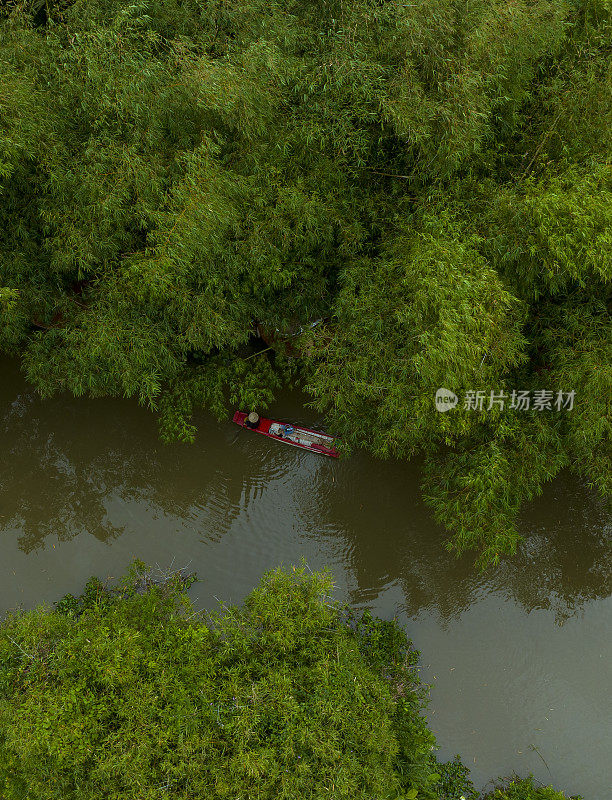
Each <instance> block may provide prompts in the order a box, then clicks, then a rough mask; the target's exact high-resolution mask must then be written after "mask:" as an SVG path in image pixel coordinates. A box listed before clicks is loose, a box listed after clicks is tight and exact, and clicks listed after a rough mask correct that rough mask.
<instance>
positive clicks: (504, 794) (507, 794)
mask: <svg viewBox="0 0 612 800" xmlns="http://www.w3.org/2000/svg"><path fill="white" fill-rule="evenodd" d="M483 800H566V796H565V795H564V794H563V792H559V791H557V790H556V789H553V787H552V786H536V784H535V781H534V778H533V776H531V775H530V776H529V777H528V778H522V779H521V778H514V779H510V780H508V781H507V782H505V783H504V784H503V785H501V786H497V787H496V788H495V789H494V790H493V791H492V792H491V793H490V794H488V795H487V796H486V797H485V798H483ZM569 800H581V798H580V797H579V796H578V795H572V797H570V798H569Z"/></svg>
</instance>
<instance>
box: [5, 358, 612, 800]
mask: <svg viewBox="0 0 612 800" xmlns="http://www.w3.org/2000/svg"><path fill="white" fill-rule="evenodd" d="M0 376H1V378H2V381H1V383H0V444H1V447H2V462H1V466H0V558H1V562H0V563H1V573H0V574H1V582H0V612H2V611H3V610H6V609H8V608H12V607H14V606H15V605H17V604H23V605H24V606H25V607H30V606H32V605H34V604H36V603H39V602H41V601H48V602H52V601H54V600H56V599H57V598H58V597H59V596H61V595H62V594H64V593H66V592H68V591H71V592H77V591H79V589H80V588H81V587H82V585H83V583H84V581H85V580H86V579H87V578H88V577H89V576H90V575H92V574H95V575H98V576H100V577H102V578H105V577H109V576H117V575H119V574H121V573H122V572H123V571H124V570H125V568H126V567H127V565H128V563H129V562H130V560H131V559H132V558H133V557H139V558H142V559H143V560H145V561H147V562H148V563H150V564H153V565H154V564H159V565H161V566H164V567H165V566H168V565H169V564H170V563H171V562H173V563H174V564H175V565H178V566H184V565H190V568H192V569H195V570H196V571H197V572H198V574H199V576H200V578H201V583H199V584H196V585H195V586H194V587H193V589H192V590H191V593H192V596H193V597H194V598H195V599H196V602H197V604H198V607H201V606H211V605H214V604H215V603H216V600H215V598H219V599H221V600H224V601H226V602H227V601H233V602H240V601H241V600H242V598H243V597H244V596H245V595H246V594H247V593H248V592H249V591H250V589H251V588H252V587H253V586H254V585H255V584H256V583H257V582H258V580H259V578H260V576H261V574H262V572H263V571H264V570H266V569H268V568H270V567H273V566H276V565H277V564H279V563H285V564H292V563H297V562H298V561H299V560H300V558H301V557H302V556H304V557H305V558H306V560H307V562H308V564H309V565H310V566H311V567H312V568H319V567H322V566H328V567H329V568H330V569H331V570H332V571H333V573H334V575H335V577H336V579H337V595H338V597H339V598H343V599H347V600H350V601H351V602H352V603H354V604H355V605H357V606H369V607H371V608H372V609H373V610H374V611H375V612H376V613H377V614H379V615H380V616H384V617H391V616H393V615H397V616H398V617H399V619H400V620H401V621H402V623H403V624H404V625H405V626H406V627H407V629H408V631H409V633H410V635H411V637H412V639H413V641H414V642H415V644H416V645H417V647H419V649H420V650H421V652H422V657H423V675H424V678H425V679H426V680H427V681H430V682H432V683H433V688H432V692H431V706H430V721H431V726H432V728H433V730H434V732H435V733H436V735H437V736H438V739H439V742H440V744H441V745H442V750H441V753H442V755H443V756H444V757H450V756H452V755H453V754H454V753H456V752H458V753H460V754H461V756H462V757H463V758H464V760H465V762H466V763H468V764H469V765H470V766H471V768H472V775H473V778H474V780H475V782H476V783H477V784H478V785H479V786H482V785H484V784H485V783H486V782H487V781H488V780H489V779H491V778H496V777H498V776H504V775H508V774H510V773H512V772H517V773H519V774H526V773H528V772H533V773H534V774H535V775H536V777H537V778H539V779H540V780H542V781H544V782H546V783H551V782H552V783H554V784H556V785H557V786H558V787H559V788H562V789H564V790H565V791H566V792H568V793H570V792H580V793H581V794H582V795H583V796H584V798H585V800H609V799H610V797H612V792H611V791H610V787H611V786H612V767H611V765H610V753H611V748H612V692H611V688H612V680H611V677H612V674H611V666H610V664H611V661H612V636H611V633H612V625H611V624H610V620H611V616H612V615H611V612H612V601H611V597H610V595H611V594H612V570H611V560H612V558H611V547H610V540H611V534H612V524H611V521H610V517H609V515H608V516H607V515H606V512H605V510H604V508H603V507H602V505H601V504H600V503H599V502H598V501H597V500H596V499H595V498H594V497H593V496H592V495H591V494H589V493H588V492H587V491H586V490H584V489H583V488H582V487H581V486H580V485H579V484H577V483H576V482H575V481H573V480H572V479H570V478H569V477H566V478H563V479H561V480H558V481H556V482H555V483H554V484H553V485H551V486H550V487H549V488H548V489H547V491H546V492H545V494H544V496H543V497H542V498H540V499H539V500H538V501H537V502H536V503H534V504H533V505H532V506H531V507H530V508H529V509H528V510H527V511H526V513H525V514H524V519H523V524H522V527H523V532H524V534H525V536H526V539H525V543H524V546H523V548H522V551H521V553H520V555H519V556H518V557H517V558H515V559H513V560H511V561H508V562H507V563H505V564H504V565H503V566H502V567H501V568H499V569H497V570H495V571H490V572H488V573H486V574H484V575H483V574H479V573H477V572H475V571H474V569H473V567H472V559H471V558H470V557H468V558H464V559H462V560H459V561H457V560H456V559H455V558H454V557H453V556H450V555H449V554H448V553H447V552H446V551H445V550H444V549H443V545H442V543H443V539H444V534H443V532H442V531H441V530H440V529H439V528H438V527H437V526H436V525H435V524H434V523H433V522H432V520H431V517H430V515H429V513H428V512H427V510H426V509H425V508H424V507H423V505H422V503H421V502H420V500H419V491H418V484H419V474H418V466H416V465H406V464H399V463H382V462H378V461H374V460H373V459H371V458H369V457H367V456H365V455H363V454H358V455H356V456H354V457H352V458H350V459H346V460H342V461H334V460H332V459H325V458H322V457H317V456H315V455H312V454H310V453H302V452H300V451H299V450H296V449H295V448H290V447H284V446H282V445H279V444H278V443H275V442H270V441H268V440H266V439H265V438H263V437H258V436H256V435H255V434H252V433H249V432H246V431H240V430H239V429H238V428H237V427H236V426H234V425H232V424H231V423H226V424H217V423H216V422H214V421H213V420H212V419H210V418H207V417H203V418H202V419H201V429H200V435H199V438H198V442H197V444H196V445H195V446H171V447H165V446H163V445H161V444H160V443H159V441H158V440H157V434H156V429H155V424H154V420H153V419H152V417H151V416H150V415H149V414H148V413H147V412H146V411H144V410H142V409H139V408H138V407H137V406H136V405H135V404H133V403H129V402H125V401H112V400H99V401H89V400H81V401H77V400H73V399H68V398H61V399H56V400H51V401H44V402H43V401H40V400H38V399H37V398H36V397H35V395H34V394H33V392H32V391H31V390H30V389H28V388H27V387H26V385H25V383H24V382H23V380H22V378H21V377H20V375H19V373H18V371H17V367H16V365H15V363H14V362H11V361H2V362H0ZM302 402H303V398H302V397H301V396H299V395H298V394H297V393H296V394H287V395H286V396H284V397H283V398H282V401H281V402H279V403H278V405H277V407H276V408H275V409H273V413H275V414H276V415H278V416H279V417H282V418H285V419H289V420H293V421H298V422H299V421H303V422H309V421H313V417H312V416H311V415H309V414H308V412H306V411H304V409H303V408H302Z"/></svg>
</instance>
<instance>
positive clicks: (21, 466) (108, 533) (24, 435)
mask: <svg viewBox="0 0 612 800" xmlns="http://www.w3.org/2000/svg"><path fill="white" fill-rule="evenodd" d="M9 383H12V385H13V392H12V393H11V397H10V398H8V399H4V398H2V397H0V439H1V445H0V446H1V447H2V452H3V454H4V458H3V460H2V463H1V465H0V531H8V530H11V529H14V530H15V529H16V530H19V534H20V536H19V547H20V549H22V550H23V551H25V552H30V551H32V550H35V549H36V548H38V547H41V546H43V544H44V540H45V538H46V537H47V536H49V535H54V536H57V537H58V538H59V539H60V540H61V541H66V540H69V539H71V538H73V537H74V536H76V535H78V534H79V533H83V532H87V533H89V534H91V535H93V536H95V537H96V538H98V539H100V540H101V541H110V540H111V539H113V538H114V537H116V536H118V535H119V534H121V533H122V532H123V530H124V528H125V526H124V525H123V524H122V522H121V520H122V519H125V518H126V516H125V515H124V514H123V513H122V512H121V509H119V510H118V511H117V509H116V508H115V509H113V505H114V504H115V501H117V500H118V501H119V503H122V502H123V503H127V502H130V503H131V502H132V501H136V502H137V503H143V504H145V506H146V507H147V508H149V509H152V513H155V510H156V509H158V510H159V511H160V512H161V513H164V514H172V515H176V516H178V517H181V518H189V517H190V516H193V514H194V513H197V512H198V511H199V510H201V509H202V508H203V507H204V508H205V507H206V504H207V502H208V501H209V499H210V498H209V495H210V492H211V491H213V489H214V495H215V497H214V502H215V503H216V505H218V506H219V507H222V509H223V511H222V513H223V520H224V524H225V525H226V526H227V527H229V525H230V524H231V521H232V519H233V518H234V517H235V516H236V515H237V513H238V509H239V504H240V500H241V496H242V493H243V492H244V491H245V490H246V491H247V492H248V490H249V487H248V486H245V485H244V483H243V482H241V481H240V480H237V481H225V482H223V481H220V480H219V479H218V478H217V480H215V474H216V472H217V466H216V464H217V461H218V459H217V458H216V456H215V457H212V458H210V459H209V460H207V459H206V458H205V457H204V456H203V447H202V445H199V446H198V445H196V446H194V447H182V446H176V447H164V446H162V445H160V443H159V441H158V438H157V431H156V428H155V421H154V419H153V417H152V415H151V414H150V413H149V412H147V411H145V410H143V409H140V408H138V407H137V406H136V405H135V404H132V403H128V402H125V401H110V400H103V401H86V400H83V401H72V400H66V399H55V400H46V401H44V402H39V401H38V400H36V398H35V396H34V395H33V394H32V393H29V392H27V391H24V392H23V393H22V394H21V395H20V396H18V397H17V399H15V389H14V387H15V385H18V387H19V389H21V388H22V387H21V385H20V384H21V383H22V382H21V381H19V380H18V378H17V377H16V376H15V380H14V381H13V382H11V381H9ZM24 388H25V387H24ZM5 392H6V384H5ZM215 430H216V435H217V437H220V436H221V437H223V436H224V434H222V433H220V432H219V429H218V428H216V429H215ZM215 444H216V446H217V447H219V442H216V443H215ZM253 467H254V465H253ZM245 474H247V475H248V474H253V473H252V471H251V472H249V471H245ZM207 487H212V488H207ZM113 512H114V513H113ZM127 518H128V521H129V513H128V516H127ZM216 532H217V533H219V531H218V530H217V531H216Z"/></svg>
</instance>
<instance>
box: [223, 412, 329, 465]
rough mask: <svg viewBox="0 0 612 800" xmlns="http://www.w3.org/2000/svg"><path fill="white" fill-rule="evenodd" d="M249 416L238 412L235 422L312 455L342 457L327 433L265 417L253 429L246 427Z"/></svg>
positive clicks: (235, 415)
mask: <svg viewBox="0 0 612 800" xmlns="http://www.w3.org/2000/svg"><path fill="white" fill-rule="evenodd" d="M247 416H248V414H246V413H245V412H244V411H236V413H235V414H234V420H233V421H234V422H235V423H236V425H240V427H241V428H247V429H248V430H253V431H255V433H261V434H263V435H264V436H268V437H269V438H270V439H276V440H277V441H279V442H284V443H285V444H290V445H293V447H301V448H302V450H310V451H311V452H312V453H320V455H322V456H331V457H332V458H338V456H339V455H340V453H339V452H338V451H337V450H336V448H335V447H334V443H335V441H336V440H335V439H334V437H333V436H329V435H328V434H327V433H320V432H319V431H311V430H310V428H302V427H301V425H288V424H286V423H284V422H276V421H275V420H272V419H266V418H265V417H259V422H258V423H257V426H256V427H252V426H249V425H245V420H246V419H247Z"/></svg>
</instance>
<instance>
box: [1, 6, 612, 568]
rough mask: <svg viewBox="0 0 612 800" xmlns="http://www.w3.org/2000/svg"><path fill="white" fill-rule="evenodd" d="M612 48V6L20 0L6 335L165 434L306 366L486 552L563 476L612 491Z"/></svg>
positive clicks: (337, 424)
mask: <svg viewBox="0 0 612 800" xmlns="http://www.w3.org/2000/svg"><path fill="white" fill-rule="evenodd" d="M611 55H612V6H611V4H610V2H609V0H493V1H492V2H491V0H488V1H487V2H485V1H484V0H476V2H469V3H468V2H467V0H423V2H420V3H405V2H403V0H308V2H305V1H304V0H291V1H290V2H284V3H277V2H269V1H267V2H263V0H248V1H247V0H148V1H146V2H145V0H136V2H133V3H128V2H126V1H125V0H96V1H95V2H93V0H75V2H69V0H48V2H46V3H41V2H31V3H28V2H22V1H21V0H14V2H12V3H8V4H6V5H5V6H4V8H3V11H2V16H1V17H0V287H2V288H0V309H1V311H0V313H1V315H2V321H3V322H2V327H1V329H0V347H1V348H2V349H3V350H4V351H6V352H10V353H19V354H20V355H21V357H22V359H23V364H24V368H25V370H26V373H27V375H28V377H29V379H30V380H31V381H32V383H33V384H34V385H36V386H37V387H38V388H39V389H40V391H41V392H42V393H43V394H46V395H49V394H51V393H53V392H57V391H60V390H68V391H71V392H73V393H74V394H76V395H82V394H90V395H93V396H101V395H125V396H135V397H137V398H138V399H139V400H140V401H141V402H142V403H144V404H148V405H149V406H151V407H152V408H153V409H157V410H158V411H159V415H160V423H161V431H162V435H163V437H164V438H166V439H177V438H178V439H179V440H185V441H189V440H191V439H192V438H193V436H194V433H195V429H194V425H193V422H192V413H193V411H194V409H196V408H198V407H200V406H202V405H204V406H207V407H209V408H211V409H212V410H213V411H215V412H216V413H218V414H219V415H223V414H224V413H227V402H228V400H229V402H230V403H231V404H236V405H240V406H244V407H249V408H250V407H258V408H264V407H265V405H266V404H267V403H269V402H270V400H271V399H272V397H273V396H274V393H275V391H277V390H278V389H279V388H280V387H281V386H282V385H283V384H284V383H285V382H286V381H289V380H298V381H300V382H301V384H302V385H304V386H305V387H307V388H308V391H310V393H311V395H312V398H313V401H314V402H315V405H316V407H317V408H318V409H320V410H321V411H323V412H325V413H326V414H327V415H328V418H329V426H330V428H331V429H334V430H335V431H336V432H338V433H339V434H341V435H342V436H343V438H344V442H345V446H346V448H347V449H350V448H351V447H366V448H369V449H370V450H371V451H372V452H373V453H375V454H376V455H379V456H395V457H401V458H408V457H411V456H413V455H415V454H422V455H424V457H425V462H426V475H425V486H424V493H425V497H426V498H427V500H428V502H429V503H430V504H431V506H432V507H433V508H434V510H435V512H436V515H437V516H438V517H439V519H440V520H441V521H442V522H444V523H445V524H446V525H448V526H449V528H450V529H451V530H452V531H453V532H454V536H453V538H452V540H451V544H452V546H454V547H455V548H456V549H457V550H463V549H465V548H476V549H477V550H479V552H480V554H481V557H482V559H483V561H491V560H496V559H497V558H498V557H499V554H500V553H503V552H508V551H512V550H513V548H514V546H515V543H516V540H517V531H516V525H515V521H516V517H517V514H518V512H519V509H520V507H521V504H522V503H523V501H525V500H526V499H529V498H531V497H533V496H534V495H536V494H537V493H539V492H540V491H541V487H542V486H543V484H544V483H545V482H546V481H548V480H550V479H551V478H552V477H554V476H555V475H556V474H557V473H558V472H559V470H560V469H562V468H564V467H570V468H571V469H573V470H574V471H576V472H577V473H578V474H580V475H582V476H584V477H585V479H586V480H587V482H588V483H590V484H591V485H593V486H595V487H597V488H598V489H599V490H600V491H601V492H602V493H603V494H604V495H609V494H610V491H611V488H612V463H611V459H612V419H611V415H612V409H611V404H612V366H611V365H612V327H611V325H610V302H611V290H610V286H611V284H612V235H611V233H610V231H611V229H612V172H611V169H610V154H611V151H612V147H611V145H612V134H611V132H612V91H611V89H612V68H611V64H612V60H611V58H610V56H611ZM318 318H323V319H325V320H326V322H325V324H323V325H320V326H318V327H317V328H315V329H313V330H312V331H310V332H309V333H308V334H305V335H304V336H303V338H302V342H301V344H302V350H301V352H302V357H301V358H295V359H289V358H286V357H284V356H283V355H282V353H277V354H276V355H274V354H272V353H271V351H268V352H266V353H262V354H261V355H256V354H253V352H252V344H253V340H252V336H253V324H254V322H256V321H259V322H261V323H263V324H264V325H265V326H267V327H268V328H271V329H274V328H275V327H278V328H279V329H280V330H281V331H287V330H289V329H290V328H291V326H295V325H297V324H302V325H304V324H305V323H308V322H310V321H312V320H315V319H318ZM439 387H446V388H448V389H450V390H452V391H454V392H455V393H457V394H458V395H459V396H461V395H462V393H464V392H466V391H468V390H474V391H476V390H482V391H484V392H485V395H486V396H487V397H488V395H489V392H490V391H505V392H507V393H508V394H509V393H510V392H511V391H512V389H517V390H531V391H537V390H550V391H554V392H557V391H559V390H562V391H565V392H569V391H571V390H574V391H575V392H576V396H575V403H574V408H573V409H572V410H571V411H570V410H567V409H563V410H560V411H555V410H552V411H540V412H538V411H534V410H530V411H528V412H527V411H514V410H512V409H509V408H507V407H506V408H505V409H504V410H501V409H499V408H497V407H493V408H492V409H491V410H487V409H486V405H485V408H484V410H483V411H474V410H466V409H463V408H462V407H461V404H460V405H459V406H458V407H457V408H456V409H454V410H453V411H450V412H448V413H446V414H441V413H438V412H437V411H436V409H435V405H434V395H435V392H436V389H438V388H439Z"/></svg>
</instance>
